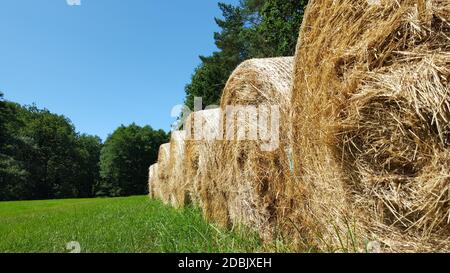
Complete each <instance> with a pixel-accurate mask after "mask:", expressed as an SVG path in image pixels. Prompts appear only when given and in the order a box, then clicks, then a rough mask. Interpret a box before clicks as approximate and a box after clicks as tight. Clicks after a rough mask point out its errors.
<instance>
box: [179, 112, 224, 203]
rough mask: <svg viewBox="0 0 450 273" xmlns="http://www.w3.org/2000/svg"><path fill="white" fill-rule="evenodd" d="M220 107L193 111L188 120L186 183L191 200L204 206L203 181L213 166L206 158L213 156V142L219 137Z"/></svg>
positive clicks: (186, 125)
mask: <svg viewBox="0 0 450 273" xmlns="http://www.w3.org/2000/svg"><path fill="white" fill-rule="evenodd" d="M219 122H220V109H210V110H204V111H198V112H194V113H191V114H190V115H189V117H188V118H187V120H186V124H185V130H186V132H187V135H186V141H185V164H186V165H185V167H186V183H187V185H188V186H187V188H188V192H189V196H190V199H191V201H192V202H193V203H194V204H196V205H199V206H200V207H203V202H202V199H201V197H200V192H201V183H202V182H201V181H202V180H204V178H203V176H204V175H206V173H207V172H208V171H211V169H212V168H214V167H213V166H208V165H207V164H208V162H210V160H207V159H206V158H208V157H211V153H212V150H211V149H210V146H211V145H212V144H213V143H211V142H214V141H216V140H217V139H218V138H219V135H220V133H219Z"/></svg>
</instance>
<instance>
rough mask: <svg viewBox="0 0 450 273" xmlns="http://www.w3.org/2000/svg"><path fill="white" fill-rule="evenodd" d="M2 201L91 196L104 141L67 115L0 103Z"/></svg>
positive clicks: (96, 179)
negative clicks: (78, 130) (82, 131)
mask: <svg viewBox="0 0 450 273" xmlns="http://www.w3.org/2000/svg"><path fill="white" fill-rule="evenodd" d="M0 127H1V133H0V200H27V199H52V198H68V197H73V198H76V197H90V196H93V190H92V187H93V185H94V184H95V183H97V182H98V177H99V160H100V149H101V141H100V139H99V138H98V137H93V136H87V135H81V136H80V135H78V134H77V133H76V132H75V128H74V126H73V124H72V123H71V122H70V120H69V119H67V118H66V117H64V116H60V115H55V114H53V113H51V112H49V111H48V110H45V109H43V110H42V109H38V108H37V107H36V106H27V107H24V106H21V105H19V104H17V103H13V102H8V101H4V100H3V99H1V100H0Z"/></svg>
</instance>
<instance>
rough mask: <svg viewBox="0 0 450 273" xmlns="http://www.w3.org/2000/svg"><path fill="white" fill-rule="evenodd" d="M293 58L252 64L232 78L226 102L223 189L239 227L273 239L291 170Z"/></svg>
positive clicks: (246, 64)
mask: <svg viewBox="0 0 450 273" xmlns="http://www.w3.org/2000/svg"><path fill="white" fill-rule="evenodd" d="M292 69H293V58H292V57H282V58H269V59H252V60H248V61H246V62H244V63H242V64H241V65H240V66H239V67H238V68H236V70H235V71H234V72H233V74H232V75H231V77H230V78H229V80H228V82H227V84H226V86H225V89H224V92H223V95H222V100H221V109H222V111H223V116H222V117H223V118H222V122H221V123H222V124H223V126H224V141H223V142H222V144H221V151H220V152H217V154H218V155H220V156H221V157H220V159H219V162H220V165H221V166H220V168H218V170H219V172H218V175H219V181H220V182H219V185H220V187H221V189H222V191H224V192H225V193H226V199H227V206H228V211H229V214H230V219H231V221H232V223H233V224H235V225H239V224H244V225H247V226H249V227H251V228H254V229H256V230H257V231H259V233H260V234H261V237H262V238H263V239H266V240H271V239H273V238H274V236H275V231H276V229H275V226H276V225H275V224H276V222H277V221H278V217H280V216H281V214H282V213H281V211H282V208H281V207H280V206H279V205H280V204H279V199H280V198H281V197H282V194H283V192H284V190H283V187H284V184H285V181H286V177H285V174H286V173H287V172H288V170H289V166H290V164H289V159H288V153H287V146H286V144H287V143H288V139H289V138H290V134H289V132H288V128H289V126H288V119H289V111H288V110H289V107H290V97H291V82H292Z"/></svg>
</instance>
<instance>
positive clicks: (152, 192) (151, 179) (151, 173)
mask: <svg viewBox="0 0 450 273" xmlns="http://www.w3.org/2000/svg"><path fill="white" fill-rule="evenodd" d="M158 182H159V181H158V163H155V164H153V165H151V166H150V168H149V169H148V194H149V196H150V198H153V199H156V198H159V196H160V194H159V192H158V191H159V184H158Z"/></svg>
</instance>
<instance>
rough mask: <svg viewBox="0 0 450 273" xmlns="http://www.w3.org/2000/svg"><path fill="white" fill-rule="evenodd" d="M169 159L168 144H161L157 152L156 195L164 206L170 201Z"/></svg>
mask: <svg viewBox="0 0 450 273" xmlns="http://www.w3.org/2000/svg"><path fill="white" fill-rule="evenodd" d="M169 157H170V143H166V144H163V145H161V146H160V147H159V152H158V171H157V174H158V175H157V176H158V195H157V197H158V198H159V199H161V201H163V202H164V203H165V204H169V201H170V189H169V177H170V175H171V173H170V171H169Z"/></svg>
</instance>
